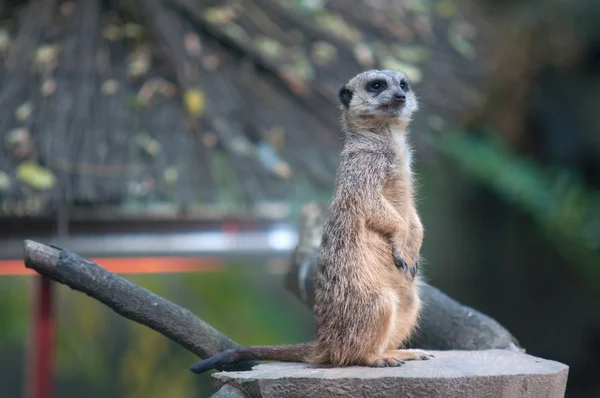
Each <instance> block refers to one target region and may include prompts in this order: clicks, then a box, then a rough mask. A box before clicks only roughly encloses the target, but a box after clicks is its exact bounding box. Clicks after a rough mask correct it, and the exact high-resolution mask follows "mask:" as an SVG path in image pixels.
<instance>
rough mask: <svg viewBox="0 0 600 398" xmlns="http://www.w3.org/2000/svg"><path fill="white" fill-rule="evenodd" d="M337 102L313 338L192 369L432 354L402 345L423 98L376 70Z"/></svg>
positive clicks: (415, 244)
mask: <svg viewBox="0 0 600 398" xmlns="http://www.w3.org/2000/svg"><path fill="white" fill-rule="evenodd" d="M339 100H340V102H341V105H340V110H341V124H342V130H343V132H344V135H345V143H344V147H343V149H342V152H341V161H340V163H339V166H338V169H337V172H336V181H335V188H334V193H333V197H332V200H331V203H330V208H329V214H328V218H327V220H326V222H325V225H324V227H323V233H322V239H321V244H320V248H319V254H318V265H317V276H316V281H315V305H314V308H313V312H314V318H315V324H316V332H317V333H316V335H317V336H316V341H314V342H310V343H304V344H295V345H276V346H252V347H245V348H240V349H233V350H227V351H224V352H221V353H218V354H216V355H214V356H212V357H210V358H208V359H205V360H203V361H200V362H198V363H196V364H194V365H192V367H190V370H191V371H192V372H195V373H202V372H205V371H207V370H210V369H215V368H216V369H222V368H223V367H224V366H226V365H229V364H231V363H233V362H237V361H247V360H275V361H294V362H306V363H310V364H313V365H316V366H334V367H342V366H370V367H387V366H400V365H402V364H403V363H404V361H407V360H426V359H429V358H430V357H432V355H431V354H429V353H427V352H425V351H422V350H417V349H402V348H401V347H403V345H404V344H405V343H406V342H407V340H408V339H409V337H410V336H411V334H412V333H413V331H414V330H415V328H416V325H417V322H418V317H419V311H420V308H421V300H420V297H419V285H420V279H419V274H418V271H419V256H420V250H421V243H422V241H423V233H424V232H423V225H422V223H421V220H420V218H419V215H418V213H417V208H416V205H415V200H414V197H415V187H414V184H413V175H412V171H411V160H412V150H411V147H410V144H409V141H408V125H409V123H410V121H411V118H412V115H413V113H414V112H415V111H417V109H418V100H417V97H416V95H415V93H414V92H413V90H412V89H411V87H410V85H409V82H408V79H407V78H406V76H405V75H404V74H402V73H400V72H396V71H391V70H370V71H366V72H362V73H360V74H358V75H357V76H355V77H353V78H352V79H351V80H350V81H349V82H348V83H347V84H346V85H345V86H344V87H342V88H341V89H340V91H339Z"/></svg>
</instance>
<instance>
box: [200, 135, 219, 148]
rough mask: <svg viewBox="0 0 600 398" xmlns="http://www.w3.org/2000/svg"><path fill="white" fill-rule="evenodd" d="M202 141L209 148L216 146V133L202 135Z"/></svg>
mask: <svg viewBox="0 0 600 398" xmlns="http://www.w3.org/2000/svg"><path fill="white" fill-rule="evenodd" d="M202 142H203V143H204V146H205V147H207V148H214V147H215V146H216V145H217V136H216V134H214V133H206V134H204V135H203V136H202Z"/></svg>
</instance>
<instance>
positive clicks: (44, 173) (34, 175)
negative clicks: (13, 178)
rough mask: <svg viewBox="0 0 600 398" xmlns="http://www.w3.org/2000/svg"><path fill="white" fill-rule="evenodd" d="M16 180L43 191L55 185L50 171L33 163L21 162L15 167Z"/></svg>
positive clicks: (54, 179) (54, 178)
mask: <svg viewBox="0 0 600 398" xmlns="http://www.w3.org/2000/svg"><path fill="white" fill-rule="evenodd" d="M17 179H18V180H19V181H21V183H23V184H25V185H27V186H29V187H31V188H34V189H37V190H40V191H45V190H47V189H50V188H52V187H53V186H54V185H55V184H56V177H55V176H54V173H53V172H52V170H49V169H47V168H45V167H42V166H40V165H38V164H36V163H33V162H22V163H21V164H19V166H18V167H17Z"/></svg>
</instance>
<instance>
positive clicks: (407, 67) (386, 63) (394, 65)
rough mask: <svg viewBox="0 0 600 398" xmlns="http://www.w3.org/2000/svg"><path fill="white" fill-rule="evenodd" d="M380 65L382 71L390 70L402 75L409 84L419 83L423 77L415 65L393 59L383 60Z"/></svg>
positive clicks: (386, 58)
mask: <svg viewBox="0 0 600 398" xmlns="http://www.w3.org/2000/svg"><path fill="white" fill-rule="evenodd" d="M381 65H382V66H383V68H384V69H391V70H396V71H399V72H402V73H404V74H405V75H406V77H407V78H408V80H410V81H411V83H419V82H420V81H421V79H422V77H423V74H422V72H421V69H419V68H418V67H417V66H416V65H412V64H409V63H406V62H402V61H400V60H398V59H396V58H394V57H385V58H383V59H382V60H381Z"/></svg>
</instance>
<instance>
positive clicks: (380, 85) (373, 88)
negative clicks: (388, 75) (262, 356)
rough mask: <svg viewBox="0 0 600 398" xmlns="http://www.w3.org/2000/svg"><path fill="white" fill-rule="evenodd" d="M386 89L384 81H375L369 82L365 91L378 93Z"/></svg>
mask: <svg viewBox="0 0 600 398" xmlns="http://www.w3.org/2000/svg"><path fill="white" fill-rule="evenodd" d="M386 88H387V83H386V81H385V80H381V79H377V80H371V81H370V82H369V83H367V91H368V92H370V93H380V92H382V91H383V90H385V89H386Z"/></svg>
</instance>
